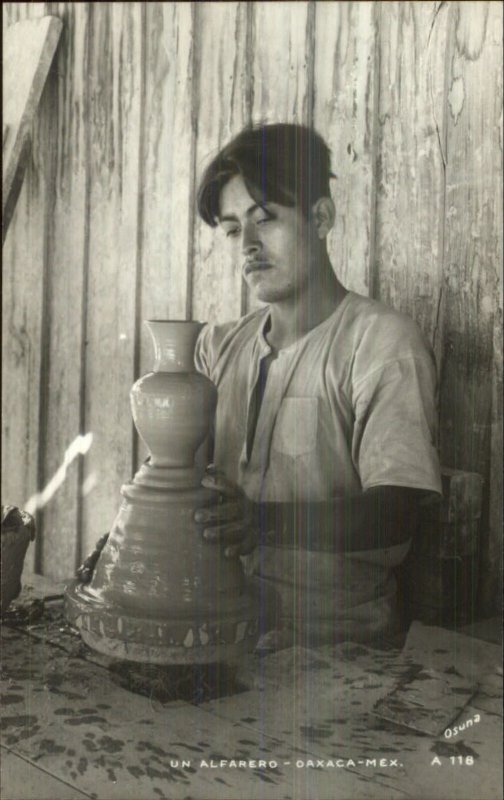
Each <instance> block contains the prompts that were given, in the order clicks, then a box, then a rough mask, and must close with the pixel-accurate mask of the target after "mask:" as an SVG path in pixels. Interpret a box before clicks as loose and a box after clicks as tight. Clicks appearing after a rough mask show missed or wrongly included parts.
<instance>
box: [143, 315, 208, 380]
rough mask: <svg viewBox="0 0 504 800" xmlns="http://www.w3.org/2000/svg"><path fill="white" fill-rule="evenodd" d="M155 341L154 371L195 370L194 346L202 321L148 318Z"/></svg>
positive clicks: (147, 323)
mask: <svg viewBox="0 0 504 800" xmlns="http://www.w3.org/2000/svg"><path fill="white" fill-rule="evenodd" d="M145 324H146V325H147V327H148V329H149V331H150V334H151V336H152V340H153V342H154V359H155V360H154V367H153V371H154V372H194V347H195V345H196V339H197V338H198V335H199V332H200V330H201V328H202V327H203V326H202V323H201V322H185V321H174V320H157V319H155V320H147V321H146V323H145Z"/></svg>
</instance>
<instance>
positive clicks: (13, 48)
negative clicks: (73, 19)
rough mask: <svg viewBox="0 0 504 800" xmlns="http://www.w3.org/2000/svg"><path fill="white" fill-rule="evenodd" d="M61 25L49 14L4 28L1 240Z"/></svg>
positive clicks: (6, 227) (16, 196)
mask: <svg viewBox="0 0 504 800" xmlns="http://www.w3.org/2000/svg"><path fill="white" fill-rule="evenodd" d="M62 28H63V23H62V21H61V20H60V19H59V18H58V17H52V16H46V17H40V18H39V19H33V20H24V21H22V22H16V23H15V24H14V25H11V26H9V27H8V28H5V30H4V36H3V109H2V112H3V129H2V158H3V174H2V242H4V241H5V237H6V235H7V230H8V228H9V224H10V221H11V219H12V215H13V213H14V209H15V207H16V201H17V198H18V195H19V191H20V189H21V185H22V182H23V176H24V172H25V169H26V164H27V161H28V155H29V152H30V147H31V136H30V132H31V125H32V122H33V120H34V118H35V114H36V113H37V108H38V105H39V101H40V98H41V95H42V91H43V88H44V85H45V82H46V79H47V75H48V73H49V69H50V66H51V63H52V60H53V57H54V54H55V52H56V47H57V45H58V42H59V38H60V35H61V30H62Z"/></svg>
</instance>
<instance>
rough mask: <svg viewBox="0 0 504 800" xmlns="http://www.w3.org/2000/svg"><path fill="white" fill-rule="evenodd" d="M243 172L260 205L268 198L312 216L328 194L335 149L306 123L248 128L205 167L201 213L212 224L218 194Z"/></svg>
mask: <svg viewBox="0 0 504 800" xmlns="http://www.w3.org/2000/svg"><path fill="white" fill-rule="evenodd" d="M235 175H241V177H242V178H243V181H244V183H245V186H246V187H247V191H248V192H249V194H250V196H251V197H252V198H253V199H254V200H255V201H256V202H257V203H259V204H260V205H264V204H265V203H266V202H268V201H270V202H273V203H278V204H280V205H284V206H295V205H299V206H300V208H301V210H302V212H303V214H304V215H305V217H307V218H308V217H309V214H310V209H311V207H312V205H313V203H314V202H315V201H316V200H318V198H319V197H330V190H329V178H332V177H335V176H334V175H333V174H332V172H331V151H330V150H329V148H328V146H327V145H326V143H325V142H324V140H323V139H322V137H321V136H320V134H318V133H317V132H316V131H314V130H313V129H312V128H308V127H306V126H304V125H293V124H274V125H257V126H250V127H247V128H245V129H244V130H243V131H241V133H239V134H238V136H236V137H235V138H234V139H233V140H232V141H231V142H229V144H227V145H226V146H225V147H224V148H223V149H222V150H221V151H220V153H219V154H218V155H217V156H216V157H215V158H214V159H213V161H212V162H211V163H210V164H209V165H208V167H207V168H206V170H205V172H204V174H203V177H202V179H201V183H200V186H199V189H198V199H197V203H198V212H199V214H200V216H201V217H202V219H203V220H204V221H205V222H206V223H207V224H208V225H211V226H212V227H213V228H215V227H216V225H217V221H218V218H219V203H220V193H221V191H222V189H223V187H224V186H225V185H226V183H227V182H228V181H229V180H230V179H231V178H233V177H234V176H235Z"/></svg>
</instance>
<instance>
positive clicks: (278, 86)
mask: <svg viewBox="0 0 504 800" xmlns="http://www.w3.org/2000/svg"><path fill="white" fill-rule="evenodd" d="M313 15H314V4H311V3H307V2H287V3H253V4H252V13H251V15H250V20H249V25H250V30H249V34H248V48H249V52H248V57H249V58H250V60H251V80H250V103H251V116H252V122H253V123H255V124H258V123H274V122H297V123H300V124H305V125H306V124H309V123H310V122H311V121H312V116H313V72H314V70H313V50H314V39H313ZM261 305H263V304H262V303H260V302H259V301H257V300H256V299H255V298H254V297H253V296H252V295H251V294H250V293H249V292H248V290H246V289H245V290H244V299H243V302H242V306H243V307H244V309H245V310H248V311H252V310H253V309H255V308H258V307H260V306H261Z"/></svg>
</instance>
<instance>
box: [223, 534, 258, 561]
mask: <svg viewBox="0 0 504 800" xmlns="http://www.w3.org/2000/svg"><path fill="white" fill-rule="evenodd" d="M256 547H257V540H256V537H255V536H254V534H253V533H249V534H247V536H245V538H244V539H242V540H241V542H239V543H238V544H233V545H230V546H229V547H226V549H225V551H224V555H225V556H226V558H237V557H238V556H247V555H249V554H250V553H252V551H253V550H255V548H256Z"/></svg>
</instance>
